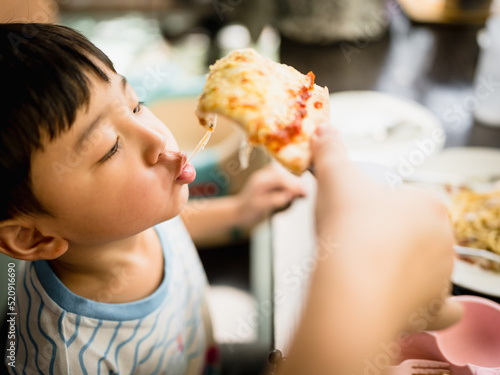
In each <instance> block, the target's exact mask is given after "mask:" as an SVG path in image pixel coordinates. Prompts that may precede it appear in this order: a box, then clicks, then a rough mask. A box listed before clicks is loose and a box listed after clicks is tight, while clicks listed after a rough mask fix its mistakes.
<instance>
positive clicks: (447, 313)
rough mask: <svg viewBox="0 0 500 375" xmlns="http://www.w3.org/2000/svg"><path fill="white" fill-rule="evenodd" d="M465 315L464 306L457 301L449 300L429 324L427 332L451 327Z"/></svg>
mask: <svg viewBox="0 0 500 375" xmlns="http://www.w3.org/2000/svg"><path fill="white" fill-rule="evenodd" d="M463 313H464V307H463V305H462V304H461V303H460V302H459V301H456V300H451V299H447V300H445V301H444V304H443V306H442V307H441V309H440V310H439V312H438V314H437V315H436V317H435V319H434V320H433V321H432V322H430V323H429V326H428V327H427V330H429V331H436V330H440V329H445V328H448V327H451V326H452V325H454V324H455V323H458V321H459V320H460V319H461V318H462V316H463Z"/></svg>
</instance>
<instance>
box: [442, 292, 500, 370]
mask: <svg viewBox="0 0 500 375" xmlns="http://www.w3.org/2000/svg"><path fill="white" fill-rule="evenodd" d="M454 299H456V300H459V301H460V302H461V303H462V304H463V305H464V310H465V311H464V316H463V318H462V319H461V320H460V322H459V323H457V324H455V325H454V326H452V327H450V328H448V329H445V330H443V331H438V332H433V333H434V334H435V335H436V340H437V344H438V346H439V348H440V349H441V352H442V354H443V355H444V356H445V357H446V358H447V360H448V362H450V363H454V364H456V365H466V364H473V365H476V366H483V367H500V305H499V304H497V303H495V302H493V301H490V300H488V299H485V298H481V297H473V296H461V297H454Z"/></svg>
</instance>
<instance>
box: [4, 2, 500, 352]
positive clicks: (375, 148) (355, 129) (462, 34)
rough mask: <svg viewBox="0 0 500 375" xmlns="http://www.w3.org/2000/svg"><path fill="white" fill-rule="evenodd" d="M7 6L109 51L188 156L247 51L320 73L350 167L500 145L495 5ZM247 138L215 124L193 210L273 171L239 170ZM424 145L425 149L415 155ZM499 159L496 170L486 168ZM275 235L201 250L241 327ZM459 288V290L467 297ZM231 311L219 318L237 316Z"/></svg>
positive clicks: (266, 321)
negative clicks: (227, 68) (220, 69)
mask: <svg viewBox="0 0 500 375" xmlns="http://www.w3.org/2000/svg"><path fill="white" fill-rule="evenodd" d="M0 4H1V7H0V22H15V21H35V22H56V23H60V24H63V25H67V26H71V27H73V28H75V29H77V30H79V31H81V32H82V33H83V34H85V35H86V36H87V37H88V38H89V39H90V40H91V41H93V42H94V43H95V44H96V45H97V46H98V47H99V48H101V49H102V50H103V51H104V52H105V53H107V54H108V56H109V57H110V58H111V60H112V61H113V62H114V63H115V67H116V69H117V71H118V72H119V73H121V74H123V75H125V76H126V77H127V79H128V80H129V82H130V83H131V84H132V86H133V87H134V88H135V90H136V92H137V93H138V95H139V97H140V98H141V100H143V101H145V102H146V104H147V105H148V106H149V107H150V108H151V109H152V110H153V112H155V113H156V114H157V116H158V117H160V118H161V119H162V120H163V121H164V122H165V123H166V124H167V125H168V126H169V127H170V129H171V130H172V132H173V133H174V135H175V136H176V138H177V139H178V141H179V144H180V147H181V148H182V149H184V150H186V151H188V152H190V151H191V150H192V149H193V148H194V146H195V145H196V143H197V142H198V140H199V139H200V138H201V137H202V135H203V133H204V131H203V130H202V129H201V127H200V126H199V125H198V123H197V119H196V117H195V116H194V113H193V110H194V107H195V105H196V100H197V96H198V95H199V93H200V92H201V90H202V88H203V84H204V80H205V75H206V73H207V72H208V67H209V66H210V64H212V63H213V62H214V61H215V60H216V59H218V58H220V57H222V56H224V55H226V54H227V53H228V52H230V51H231V50H234V49H237V48H245V47H252V48H255V49H256V50H258V51H259V52H260V53H261V54H263V55H264V56H267V57H269V58H271V59H273V60H275V61H280V62H283V63H286V64H288V65H291V66H294V67H295V68H296V69H298V70H299V71H301V72H302V73H307V72H309V71H313V72H314V74H315V75H316V82H317V84H319V85H321V86H328V88H329V90H330V93H331V94H332V97H331V102H332V123H333V124H334V125H336V126H338V127H339V129H340V130H341V133H342V135H343V137H344V138H345V141H346V144H347V145H348V151H349V152H350V155H351V157H352V158H353V160H359V161H372V162H373V161H376V162H378V163H380V164H382V165H383V166H384V167H386V168H389V169H390V170H392V171H393V172H394V173H395V174H396V175H397V177H405V175H404V173H403V172H404V169H405V168H406V169H408V166H409V167H410V168H413V170H416V169H419V168H421V166H423V167H422V168H424V169H425V165H426V163H427V164H428V163H431V162H432V160H434V158H435V157H437V156H438V155H440V154H441V153H442V151H443V150H445V149H448V148H453V149H456V148H474V147H476V148H477V147H481V148H488V149H493V150H494V149H497V148H498V147H500V130H499V128H500V19H499V14H498V8H499V1H497V0H400V1H396V0H57V1H55V0H1V1H0ZM381 109H383V110H381ZM367 124H368V125H367ZM241 140H242V135H241V133H240V132H239V131H238V129H237V128H236V127H233V126H225V125H224V124H221V125H219V126H218V128H217V131H216V132H215V133H214V137H213V138H212V140H211V141H210V143H209V145H208V147H207V149H206V150H205V151H204V152H202V153H200V154H198V155H197V157H196V158H195V159H194V160H193V163H194V164H195V166H196V169H197V172H198V176H197V179H196V180H195V182H194V183H193V184H192V185H191V186H190V189H191V197H192V199H199V200H200V202H203V199H211V198H215V197H219V196H226V195H230V194H235V193H237V192H238V191H239V190H240V189H241V187H242V185H243V184H244V182H245V181H246V180H247V178H248V176H249V175H250V174H251V173H252V172H253V171H254V170H256V169H259V168H261V167H262V166H263V165H265V164H266V163H267V162H268V161H269V160H268V158H267V156H266V155H265V154H264V153H263V152H261V151H260V150H254V151H253V154H252V156H251V163H250V168H248V169H244V170H243V169H241V168H239V157H238V151H239V148H240V144H241ZM418 140H420V141H421V142H424V141H426V142H427V143H426V145H424V143H420V144H421V145H423V146H422V147H419V146H418V145H419V144H418V143H415V142H416V141H418ZM429 142H430V143H429ZM415 150H421V154H422V155H424V156H423V160H421V161H419V160H417V159H416V158H415V157H414V156H415V155H417V154H416V153H415ZM426 150H427V151H428V152H426ZM412 158H413V159H412ZM494 161H500V159H495V158H492V159H488V161H487V162H481V163H483V164H484V163H489V164H491V163H493V162H494ZM471 168H472V169H473V170H475V168H476V167H475V166H472V167H471ZM495 168H497V169H498V168H500V162H499V163H498V165H496V166H495ZM201 204H202V203H200V205H201ZM288 230H289V229H288ZM280 236H281V237H286V236H287V233H286V230H282V229H279V227H276V226H274V227H273V223H272V222H267V223H266V224H264V227H258V228H253V230H252V231H250V232H248V233H247V232H244V231H241V230H234V232H233V233H230V234H227V233H224V234H214V238H212V239H211V240H210V241H206V242H204V243H197V246H198V247H199V249H200V255H201V257H202V260H203V262H204V265H205V267H206V269H207V273H208V276H209V279H210V281H211V283H212V284H213V285H219V286H229V287H231V288H232V289H231V290H232V292H234V293H233V294H232V295H231V297H230V298H235V299H239V300H240V301H241V304H240V306H244V308H243V310H241V311H233V312H232V313H233V316H235V314H236V315H237V314H239V316H244V314H247V313H248V311H255V309H256V308H257V307H256V306H258V302H257V301H263V300H266V298H267V299H269V298H271V295H272V282H270V280H271V276H270V275H269V274H268V273H269V272H271V271H272V265H273V258H272V255H269V254H271V252H270V251H269V252H266V249H267V248H269V249H270V250H272V249H273V246H274V244H275V243H276V241H279V238H280ZM205 250H208V251H205ZM274 262H276V258H274ZM268 271H269V272H268ZM275 278H276V275H275ZM459 284H460V283H458V282H457V285H455V287H456V292H457V293H459V292H460V289H461V288H462V287H463V285H462V286H460V285H459ZM465 284H467V283H465ZM496 290H498V288H497V289H496ZM491 293H493V294H490V295H489V297H493V298H500V291H499V292H498V295H496V292H495V291H493V292H491ZM216 298H218V297H216ZM217 303H218V302H217ZM232 305H234V306H236V305H237V304H232ZM228 306H229V305H228V304H226V305H225V307H224V309H223V310H224V311H227V310H228V309H229V310H230V308H229V307H228ZM245 309H246V310H245ZM228 314H231V311H229V312H228ZM269 315H270V314H260V323H259V325H258V326H257V325H252V326H251V327H250V329H249V330H248V334H240V335H237V336H238V337H236V340H240V341H252V340H256V339H262V340H266V341H267V342H271V341H272V340H273V337H272V329H273V328H272V322H271V317H270V316H269ZM223 320H224V318H223ZM227 321H228V319H226V323H227ZM229 324H233V323H229ZM238 327H239V326H238V323H237V322H234V324H233V326H232V327H230V328H227V330H226V332H232V333H234V332H236V331H237V330H238ZM262 327H264V328H262ZM220 335H221V336H220V337H221V338H222V339H223V340H224V339H227V338H228V337H231V338H232V339H235V337H234V336H235V335H234V334H227V336H226V337H223V336H224V335H225V333H221V334H220Z"/></svg>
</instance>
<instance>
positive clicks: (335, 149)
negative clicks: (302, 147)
mask: <svg viewBox="0 0 500 375" xmlns="http://www.w3.org/2000/svg"><path fill="white" fill-rule="evenodd" d="M311 147H312V153H313V155H312V158H313V165H314V170H315V173H320V174H322V171H324V170H330V169H331V167H332V166H333V165H335V164H338V163H343V162H345V161H347V153H346V150H345V146H344V144H343V143H342V141H341V139H340V135H339V133H338V131H337V130H336V129H335V128H334V127H333V126H331V125H329V124H322V125H320V126H319V127H318V128H317V129H316V131H315V132H314V134H313V137H312V139H311Z"/></svg>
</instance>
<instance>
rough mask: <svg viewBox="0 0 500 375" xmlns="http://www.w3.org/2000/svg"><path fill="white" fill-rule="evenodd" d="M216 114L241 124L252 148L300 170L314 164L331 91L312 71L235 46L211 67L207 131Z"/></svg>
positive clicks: (204, 100) (204, 110) (201, 104)
mask: <svg viewBox="0 0 500 375" xmlns="http://www.w3.org/2000/svg"><path fill="white" fill-rule="evenodd" d="M215 114H219V115H222V116H225V117H227V118H229V119H231V120H233V121H234V122H236V123H237V124H239V125H240V126H241V127H242V128H243V129H244V130H245V132H246V134H247V137H248V143H249V144H250V145H251V146H257V145H263V146H265V147H266V148H267V150H268V151H269V152H270V153H271V155H272V156H274V157H275V158H276V159H277V160H278V161H279V162H280V163H281V164H282V165H284V166H285V167H286V168H287V169H289V170H290V171H291V172H293V173H295V174H301V173H302V172H304V171H305V170H306V169H307V168H308V167H309V165H310V163H311V150H310V143H309V142H310V138H311V136H312V134H313V132H314V130H315V129H316V127H317V126H318V125H319V124H321V123H324V122H328V121H329V119H330V105H329V95H328V89H327V88H326V87H320V86H318V85H316V84H314V74H313V73H312V72H310V73H308V74H307V75H304V74H302V73H300V72H298V71H297V70H295V69H294V68H292V67H290V66H287V65H284V64H279V63H276V62H274V61H272V60H270V59H267V58H264V57H263V56H261V55H259V54H258V53H257V52H256V51H254V50H252V49H242V50H237V51H234V52H232V53H230V54H229V55H228V56H226V57H224V58H222V59H220V60H218V61H217V62H216V63H215V64H214V65H212V66H211V67H210V72H209V74H208V77H207V81H206V83H205V87H204V89H203V92H202V94H201V96H200V98H199V101H198V107H197V115H198V118H199V119H200V123H201V125H203V126H204V127H206V128H207V129H208V130H209V131H212V130H213V128H214V123H215V118H214V115H215ZM207 134H208V132H207Z"/></svg>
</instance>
